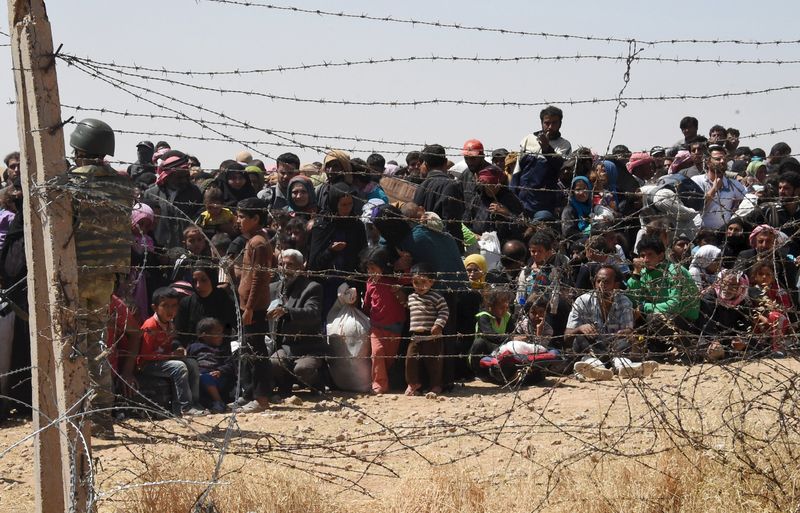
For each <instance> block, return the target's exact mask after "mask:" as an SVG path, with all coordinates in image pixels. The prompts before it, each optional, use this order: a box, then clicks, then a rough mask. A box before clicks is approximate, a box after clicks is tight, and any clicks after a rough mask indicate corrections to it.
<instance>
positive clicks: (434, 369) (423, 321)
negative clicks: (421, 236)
mask: <svg viewBox="0 0 800 513" xmlns="http://www.w3.org/2000/svg"><path fill="white" fill-rule="evenodd" d="M411 276H412V284H413V285H414V292H413V293H412V294H411V295H409V296H408V309H409V311H410V317H409V319H410V322H411V326H410V331H411V343H410V344H409V345H408V351H407V352H406V383H408V388H406V395H420V389H421V388H422V379H421V377H420V373H421V370H422V366H423V365H424V366H425V370H426V372H427V374H428V382H429V384H430V390H431V392H434V393H437V394H439V393H441V392H442V367H443V363H442V358H441V356H442V352H443V350H444V344H443V342H442V339H441V335H442V330H443V329H444V326H445V324H447V318H448V316H449V315H450V310H449V309H448V308H447V302H446V301H445V300H444V298H443V297H442V296H441V295H440V294H438V293H437V292H434V291H433V290H431V288H432V287H433V285H434V283H435V282H436V273H434V272H433V269H432V268H431V266H429V265H428V264H424V263H420V264H417V265H415V266H414V267H412V268H411ZM420 356H421V357H422V358H421V359H420ZM420 360H421V361H420Z"/></svg>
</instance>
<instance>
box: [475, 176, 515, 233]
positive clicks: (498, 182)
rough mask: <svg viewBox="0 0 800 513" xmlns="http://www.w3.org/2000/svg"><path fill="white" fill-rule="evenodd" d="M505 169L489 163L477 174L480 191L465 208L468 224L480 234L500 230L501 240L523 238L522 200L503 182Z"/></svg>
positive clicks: (477, 189)
mask: <svg viewBox="0 0 800 513" xmlns="http://www.w3.org/2000/svg"><path fill="white" fill-rule="evenodd" d="M502 179H503V171H502V170H501V169H500V168H498V167H497V166H492V165H490V166H487V167H485V168H483V169H481V170H480V171H478V173H477V176H476V183H477V186H476V194H473V195H472V199H471V201H470V204H469V205H467V208H466V209H465V211H464V219H465V224H466V225H467V227H469V229H470V230H472V231H473V232H474V233H475V234H476V235H479V234H482V233H485V232H496V233H497V237H498V238H499V239H500V240H510V239H520V238H522V223H520V222H518V220H519V218H520V215H522V203H520V201H519V198H517V197H516V196H515V195H514V193H512V192H511V190H510V189H509V188H508V187H506V186H505V185H503V183H502Z"/></svg>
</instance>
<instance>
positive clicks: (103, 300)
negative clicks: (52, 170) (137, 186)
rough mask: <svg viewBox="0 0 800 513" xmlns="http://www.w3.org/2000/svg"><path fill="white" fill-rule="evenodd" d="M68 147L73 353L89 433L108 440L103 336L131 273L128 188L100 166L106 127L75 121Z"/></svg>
mask: <svg viewBox="0 0 800 513" xmlns="http://www.w3.org/2000/svg"><path fill="white" fill-rule="evenodd" d="M69 144H70V146H72V148H73V150H74V156H75V164H76V165H75V167H73V168H71V169H70V170H69V171H68V172H67V173H66V176H65V188H66V190H67V192H68V194H70V196H71V197H72V208H73V218H74V221H73V227H74V230H75V231H74V235H73V236H74V238H75V252H76V256H77V263H78V301H79V306H78V316H77V331H78V344H77V347H76V348H75V349H76V351H77V352H78V353H79V354H81V355H83V356H85V357H86V358H87V359H88V367H89V381H90V386H91V395H90V396H89V409H90V412H91V414H90V416H89V419H91V421H92V422H93V424H94V426H93V434H94V435H95V436H99V437H102V438H112V437H113V436H114V426H113V423H112V419H113V417H112V415H111V408H112V407H113V406H114V393H113V379H112V374H111V367H110V366H109V363H108V358H107V357H106V356H107V351H106V347H105V344H104V342H103V337H104V334H105V331H106V324H107V320H108V312H109V309H108V305H109V301H110V300H111V294H112V292H113V291H114V282H115V278H116V274H117V273H125V274H127V273H128V272H129V271H130V265H131V246H130V233H131V231H130V216H131V206H132V204H133V187H132V184H131V181H130V178H129V177H128V176H127V175H126V174H120V173H118V172H117V171H116V170H114V169H113V168H112V167H111V166H109V165H108V164H106V163H105V162H104V161H103V159H104V158H105V156H106V155H114V131H113V130H112V129H111V127H110V126H108V125H107V124H106V123H104V122H103V121H100V120H97V119H84V120H83V121H80V122H79V123H78V127H77V128H76V129H75V131H74V132H73V133H72V135H71V136H70V139H69Z"/></svg>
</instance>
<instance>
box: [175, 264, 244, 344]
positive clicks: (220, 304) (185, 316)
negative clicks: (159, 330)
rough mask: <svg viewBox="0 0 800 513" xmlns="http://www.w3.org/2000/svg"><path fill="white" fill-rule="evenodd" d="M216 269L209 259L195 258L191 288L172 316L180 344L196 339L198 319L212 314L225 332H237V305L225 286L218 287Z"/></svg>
mask: <svg viewBox="0 0 800 513" xmlns="http://www.w3.org/2000/svg"><path fill="white" fill-rule="evenodd" d="M218 273H219V270H218V269H217V268H216V267H214V266H213V264H212V263H211V262H203V261H201V262H198V263H197V264H196V265H195V266H194V268H192V287H193V292H192V293H191V294H190V295H189V296H187V297H184V298H182V299H181V301H180V303H179V305H178V314H177V315H176V316H175V329H176V330H177V332H178V340H179V341H180V342H181V345H182V346H183V347H188V346H189V344H191V343H192V342H195V341H196V340H197V336H196V335H195V332H196V331H197V323H198V322H200V320H201V319H204V318H206V317H215V318H216V319H217V320H218V321H219V322H220V323H221V324H222V326H223V328H225V334H226V335H234V336H235V334H236V329H237V324H236V307H235V305H234V303H233V299H232V298H231V296H230V294H228V292H226V290H225V289H221V288H218V287H217V285H218V282H217V277H218Z"/></svg>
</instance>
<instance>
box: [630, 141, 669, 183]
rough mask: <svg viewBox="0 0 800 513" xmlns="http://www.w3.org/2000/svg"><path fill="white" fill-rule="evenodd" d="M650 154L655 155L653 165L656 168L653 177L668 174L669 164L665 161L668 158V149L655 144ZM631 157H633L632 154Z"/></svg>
mask: <svg viewBox="0 0 800 513" xmlns="http://www.w3.org/2000/svg"><path fill="white" fill-rule="evenodd" d="M650 156H651V157H653V166H654V170H655V173H654V174H653V177H654V178H661V177H662V176H664V175H665V174H667V172H668V169H667V166H665V165H664V161H665V159H666V158H667V149H666V148H664V147H663V146H653V147H652V148H650ZM631 158H633V156H632V155H631Z"/></svg>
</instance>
